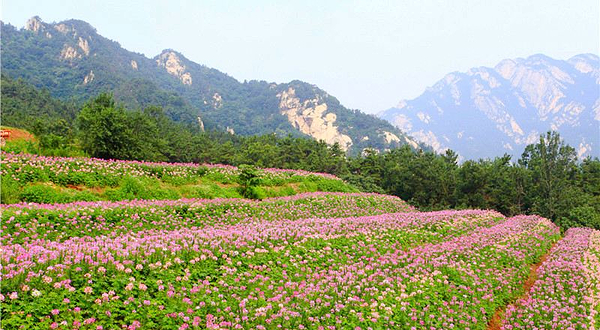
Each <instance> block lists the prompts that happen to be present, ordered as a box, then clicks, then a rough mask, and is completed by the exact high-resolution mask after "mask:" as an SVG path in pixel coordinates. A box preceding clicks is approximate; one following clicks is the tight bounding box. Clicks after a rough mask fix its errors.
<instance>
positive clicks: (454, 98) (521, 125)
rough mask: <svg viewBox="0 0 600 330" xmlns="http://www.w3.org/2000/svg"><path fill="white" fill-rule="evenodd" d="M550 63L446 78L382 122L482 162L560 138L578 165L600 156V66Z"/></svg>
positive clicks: (541, 60) (591, 58)
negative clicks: (551, 135)
mask: <svg viewBox="0 0 600 330" xmlns="http://www.w3.org/2000/svg"><path fill="white" fill-rule="evenodd" d="M599 62H600V61H599V58H598V56H596V55H593V54H582V55H577V56H574V57H572V58H570V59H568V60H566V61H561V60H555V59H552V58H550V57H547V56H544V55H533V56H530V57H528V58H518V59H507V60H503V61H501V62H500V63H498V65H496V66H495V67H493V68H487V67H479V68H473V69H471V70H469V71H467V72H454V73H451V74H448V75H446V76H445V77H444V78H443V79H442V80H440V81H439V82H437V83H436V84H435V85H434V86H433V87H431V88H428V89H427V90H426V91H425V92H424V93H423V94H422V95H421V96H419V97H417V98H416V99H414V100H409V101H401V102H400V103H399V104H398V105H397V106H396V107H395V108H391V109H388V110H386V111H383V112H382V113H380V114H379V116H380V118H383V119H386V120H388V121H390V122H391V123H393V124H394V125H396V126H397V127H399V128H400V129H402V130H404V131H405V132H407V133H408V134H410V135H412V136H413V137H414V138H416V139H417V140H419V141H421V142H424V143H427V144H429V145H431V146H432V147H433V148H434V149H435V150H437V151H440V152H442V151H444V150H445V149H447V148H450V149H452V150H455V151H457V152H458V153H459V154H460V155H461V156H462V157H464V158H468V159H476V158H482V157H493V156H498V155H502V154H503V153H508V154H511V155H514V156H520V154H521V153H522V152H523V149H524V147H525V146H526V145H527V144H530V143H533V142H536V141H537V140H538V139H539V134H541V133H544V132H546V131H548V130H556V131H558V132H559V133H561V136H562V137H563V138H564V139H565V140H566V142H567V143H569V144H570V145H571V146H573V147H575V148H576V150H577V152H578V155H579V157H585V156H600V63H599Z"/></svg>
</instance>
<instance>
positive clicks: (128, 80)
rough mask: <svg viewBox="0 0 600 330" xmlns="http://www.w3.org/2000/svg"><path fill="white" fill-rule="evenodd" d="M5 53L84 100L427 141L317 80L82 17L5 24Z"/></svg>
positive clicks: (228, 121)
mask: <svg viewBox="0 0 600 330" xmlns="http://www.w3.org/2000/svg"><path fill="white" fill-rule="evenodd" d="M1 56H2V72H3V74H6V75H8V76H10V77H12V78H22V79H24V80H25V81H27V82H29V83H31V84H33V85H34V86H36V87H38V88H44V89H47V90H48V91H49V92H50V93H51V94H52V96H54V97H58V98H60V99H63V100H72V101H74V102H76V103H79V104H81V103H83V102H85V101H86V100H88V99H89V98H90V97H93V96H96V95H97V94H99V93H100V92H105V91H108V92H112V93H113V94H114V96H115V99H116V100H117V101H118V102H120V103H123V104H125V105H126V106H127V107H134V108H136V107H137V108H139V107H145V106H148V105H160V106H162V107H163V108H164V109H165V112H166V113H167V114H168V115H169V116H170V117H171V118H173V119H174V120H177V121H184V122H189V123H195V124H198V125H200V126H201V127H203V128H204V127H206V128H207V129H219V130H227V131H229V132H231V133H234V134H241V135H254V134H270V133H276V134H278V135H287V134H292V135H294V136H309V137H312V138H314V139H318V140H324V141H325V142H327V143H328V144H334V143H339V145H340V147H341V148H342V149H344V150H348V151H349V152H350V153H354V154H356V153H359V152H361V151H362V150H363V149H364V148H373V149H378V150H385V149H390V148H395V147H399V146H401V145H404V144H410V145H411V146H412V147H413V148H419V147H424V146H423V145H419V144H418V143H416V142H415V141H414V140H413V139H411V138H409V137H408V136H406V135H405V134H404V133H403V132H402V131H401V130H399V129H397V128H396V127H394V126H393V125H391V124H390V123H388V122H386V121H384V120H381V119H379V118H377V117H375V116H372V115H367V114H365V113H363V112H360V111H358V110H351V109H347V108H345V107H344V106H343V105H341V104H340V102H339V101H338V100H337V99H336V98H335V97H333V96H331V95H329V94H328V93H327V92H325V91H323V90H321V89H319V88H318V87H317V86H314V85H311V84H308V83H305V82H301V81H292V82H290V83H285V84H277V83H268V82H265V81H249V82H246V81H245V82H243V83H242V82H239V81H238V80H236V79H235V78H233V77H230V76H228V75H227V74H225V73H223V72H220V71H218V70H216V69H212V68H209V67H206V66H204V65H201V64H198V63H195V62H193V61H191V60H189V59H187V58H186V57H185V56H183V55H182V54H181V53H179V52H177V51H175V50H171V49H166V50H164V51H162V52H161V53H160V54H159V55H157V56H156V57H154V58H152V59H150V58H147V57H145V56H144V55H142V54H138V53H135V52H130V51H128V50H126V49H124V48H122V47H121V46H120V45H119V43H117V42H115V41H112V40H109V39H107V38H104V37H102V36H101V35H99V34H98V33H97V31H96V29H94V28H93V27H92V26H91V25H90V24H88V23H86V22H84V21H80V20H67V21H63V22H59V23H45V22H43V21H42V20H41V19H40V18H39V17H37V16H36V17H33V18H31V19H30V20H28V21H27V23H26V25H25V27H24V28H22V29H17V28H15V27H13V26H11V25H9V24H4V23H2V54H1Z"/></svg>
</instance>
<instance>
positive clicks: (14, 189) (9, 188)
mask: <svg viewBox="0 0 600 330" xmlns="http://www.w3.org/2000/svg"><path fill="white" fill-rule="evenodd" d="M0 180H1V181H2V185H1V189H0V203H2V204H13V203H18V202H19V201H20V199H19V184H18V183H17V181H15V180H13V178H11V177H10V176H3V177H2V178H1V179H0Z"/></svg>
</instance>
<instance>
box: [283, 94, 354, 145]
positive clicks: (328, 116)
mask: <svg viewBox="0 0 600 330" xmlns="http://www.w3.org/2000/svg"><path fill="white" fill-rule="evenodd" d="M277 97H278V98H279V110H280V111H281V113H282V114H283V115H285V116H287V118H288V121H289V122H290V123H291V124H292V125H293V126H294V127H295V128H296V129H298V130H299V131H300V132H302V133H304V134H306V135H309V136H311V137H313V138H315V139H317V140H323V141H325V142H326V143H327V144H334V143H336V142H337V143H339V145H340V147H341V148H342V149H343V150H344V151H346V150H348V148H350V146H352V139H351V138H350V137H349V136H348V135H345V134H342V133H340V132H339V131H338V128H337V126H335V125H334V124H335V121H336V119H337V117H336V115H335V114H334V113H326V112H327V104H326V103H324V102H322V100H321V99H320V97H319V96H318V95H316V97H315V98H314V99H312V100H306V101H304V102H301V101H300V99H299V98H298V97H296V91H295V90H294V89H293V88H292V87H290V88H288V90H287V91H283V92H281V93H279V94H277Z"/></svg>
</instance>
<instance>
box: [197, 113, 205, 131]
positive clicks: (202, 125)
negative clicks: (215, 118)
mask: <svg viewBox="0 0 600 330" xmlns="http://www.w3.org/2000/svg"><path fill="white" fill-rule="evenodd" d="M198 126H200V130H201V131H202V132H204V121H203V120H202V117H200V116H198Z"/></svg>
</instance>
